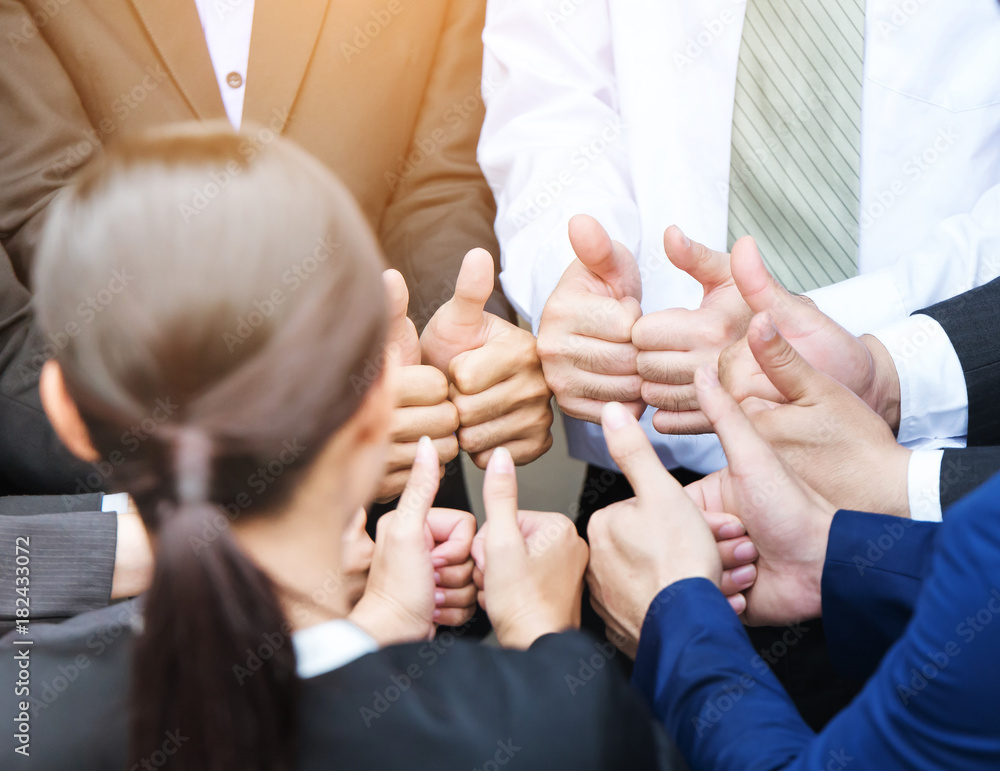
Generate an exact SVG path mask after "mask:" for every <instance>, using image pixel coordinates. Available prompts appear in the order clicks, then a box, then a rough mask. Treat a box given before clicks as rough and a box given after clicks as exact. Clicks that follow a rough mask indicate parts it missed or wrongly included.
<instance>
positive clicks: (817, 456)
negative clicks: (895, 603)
mask: <svg viewBox="0 0 1000 771" xmlns="http://www.w3.org/2000/svg"><path fill="white" fill-rule="evenodd" d="M747 339H748V344H749V346H750V350H751V351H752V352H753V355H754V357H755V360H756V361H757V363H758V365H759V366H760V368H761V370H762V372H763V373H764V375H765V376H766V377H767V378H768V380H769V382H770V383H771V384H773V386H774V387H775V388H776V390H777V391H778V393H779V394H780V396H781V402H782V403H780V404H776V403H774V402H770V401H765V400H762V399H757V398H749V399H747V400H745V401H744V402H743V404H742V407H743V411H744V412H745V413H746V414H747V415H748V416H749V417H750V419H751V422H752V423H753V426H754V428H755V429H756V430H757V432H758V433H760V435H761V436H763V437H764V439H765V440H767V442H768V443H769V444H770V445H771V446H772V447H773V448H774V449H775V450H776V451H777V452H778V453H779V455H780V456H781V458H782V460H784V462H785V463H787V464H788V465H789V466H790V467H791V468H792V469H794V470H795V471H796V473H798V475H799V476H800V477H802V479H804V480H805V481H806V482H807V483H808V484H809V485H810V486H811V487H812V488H813V489H814V490H816V491H817V492H818V493H820V494H821V495H822V496H824V497H825V498H826V499H827V500H828V501H830V502H831V503H833V504H834V505H836V506H837V507H838V508H842V509H854V510H858V511H878V512H882V513H883V514H894V515H896V516H900V517H909V515H910V508H909V499H908V495H907V469H908V467H909V462H910V451H909V450H907V449H906V448H905V447H901V446H900V445H899V444H898V443H897V442H896V439H895V437H894V436H893V433H892V430H891V429H890V428H889V426H888V425H886V423H885V421H884V420H882V418H880V417H879V416H878V415H876V414H875V413H874V412H873V411H872V410H871V409H869V407H868V406H867V405H866V404H865V403H864V402H863V401H861V399H859V398H858V397H857V396H855V395H854V394H853V393H852V392H851V391H849V390H848V389H847V388H845V387H844V386H842V385H841V384H840V383H838V382H836V381H835V380H833V379H832V378H830V377H828V376H827V375H824V374H823V373H821V372H818V371H817V370H816V369H814V368H813V367H812V366H810V365H809V363H808V362H807V361H806V360H805V359H804V358H803V357H802V356H801V355H800V354H798V353H797V352H796V350H795V349H794V348H793V347H792V346H791V345H790V344H789V342H788V341H787V340H785V339H784V338H783V337H782V335H781V333H780V330H778V329H776V328H775V325H774V323H773V322H772V321H771V319H770V317H769V316H768V315H767V314H764V313H762V314H760V315H758V316H756V317H754V320H753V322H752V323H751V325H750V330H749V332H748V333H747Z"/></svg>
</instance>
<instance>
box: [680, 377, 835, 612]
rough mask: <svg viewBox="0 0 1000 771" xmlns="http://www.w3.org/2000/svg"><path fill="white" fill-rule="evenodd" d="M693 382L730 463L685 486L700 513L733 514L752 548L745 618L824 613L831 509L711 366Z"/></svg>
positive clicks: (831, 506) (832, 512)
mask: <svg viewBox="0 0 1000 771" xmlns="http://www.w3.org/2000/svg"><path fill="white" fill-rule="evenodd" d="M695 384H696V386H697V388H698V399H699V403H700V404H701V406H702V409H703V410H704V411H705V415H706V416H707V417H708V418H709V420H710V421H711V422H712V426H713V427H714V429H715V433H716V434H717V435H718V437H719V441H721V442H722V447H723V449H724V450H725V451H726V457H727V458H728V460H729V466H727V467H726V468H724V469H722V470H721V471H717V472H715V473H714V474H711V475H709V476H707V477H705V478H704V479H701V480H699V481H697V482H694V483H693V484H690V485H688V486H687V488H686V490H687V493H688V494H689V495H690V496H691V497H692V498H693V499H694V500H695V502H696V503H697V504H698V506H700V507H701V508H703V509H705V510H706V511H725V512H728V513H730V514H735V515H736V516H738V517H739V518H740V519H741V520H742V521H743V524H744V525H745V526H746V529H747V534H748V535H749V536H750V538H751V539H753V542H754V544H756V546H757V551H758V552H759V553H760V557H759V559H758V560H757V580H756V581H755V582H754V585H753V586H752V587H750V589H748V590H747V591H745V592H744V595H745V597H746V601H747V607H746V611H745V612H744V614H743V620H744V622H745V623H747V624H749V625H751V626H756V625H770V626H780V625H782V624H788V623H792V622H796V621H804V620H807V619H810V618H816V617H818V616H820V615H822V593H821V582H822V577H823V564H824V561H825V558H826V547H827V540H828V538H829V533H830V524H831V523H832V521H833V515H834V514H835V511H836V510H835V509H834V507H833V505H832V504H830V503H829V502H828V501H826V500H825V499H824V498H823V497H822V496H821V495H819V494H818V493H817V492H815V491H814V490H813V489H812V488H810V487H809V485H807V484H806V483H805V482H803V481H802V480H801V479H800V478H799V477H798V475H797V474H796V473H795V471H794V470H792V469H791V468H790V467H789V466H787V465H786V464H785V463H783V462H782V460H781V458H780V457H779V456H778V455H777V454H776V453H775V452H774V451H773V450H772V449H771V447H770V446H769V445H768V444H767V442H765V441H764V440H763V439H762V438H761V436H760V435H759V434H758V433H757V432H756V431H754V429H753V426H752V425H751V424H750V420H749V419H748V418H747V416H746V415H745V414H744V413H743V411H742V410H741V409H740V407H739V406H738V405H737V404H736V402H735V401H733V398H732V397H731V396H730V395H729V394H728V393H727V392H726V390H725V389H724V388H722V386H721V385H720V384H719V381H718V378H717V376H716V373H715V372H714V371H713V370H711V369H709V368H707V367H706V368H704V369H701V370H699V371H698V373H697V375H696V378H695Z"/></svg>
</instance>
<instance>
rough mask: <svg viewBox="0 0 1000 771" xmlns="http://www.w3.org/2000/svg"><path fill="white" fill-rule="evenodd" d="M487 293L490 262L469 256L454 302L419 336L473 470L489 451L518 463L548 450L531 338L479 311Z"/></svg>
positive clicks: (477, 252)
mask: <svg viewBox="0 0 1000 771" xmlns="http://www.w3.org/2000/svg"><path fill="white" fill-rule="evenodd" d="M492 293H493V258H492V257H490V254H489V252H487V251H486V250H485V249H473V250H472V251H471V252H469V253H468V254H467V255H465V260H464V261H463V262H462V269H461V271H460V272H459V274H458V280H457V282H456V285H455V296H454V297H452V298H451V300H449V301H448V302H446V303H445V304H444V305H442V306H441V307H440V308H438V310H437V312H436V313H435V314H434V315H433V316H432V317H431V320H430V321H429V322H427V326H426V327H425V328H424V332H423V334H422V335H421V337H420V347H421V349H422V351H423V358H424V361H426V362H427V363H428V364H431V365H433V366H434V367H436V368H437V369H438V370H440V371H441V372H444V373H446V374H447V375H448V380H449V382H450V388H449V397H450V399H451V402H452V403H453V404H454V405H455V407H456V408H457V410H458V419H459V424H460V426H461V427H460V428H459V429H458V444H459V446H460V447H461V448H462V449H463V450H465V451H466V452H467V453H469V457H470V458H471V459H472V462H473V463H475V464H476V465H477V466H478V467H479V468H486V464H487V463H488V462H489V459H490V455H491V454H492V452H493V449H494V448H496V447H506V448H507V449H508V450H510V453H511V455H512V456H513V457H514V462H515V463H518V464H525V463H530V462H531V461H533V460H535V459H536V458H538V457H540V456H541V455H543V454H544V453H545V452H546V451H548V449H549V447H551V446H552V432H551V431H550V430H549V429H550V428H551V426H552V407H551V406H550V404H549V400H550V399H551V398H552V393H551V392H550V391H549V389H548V386H546V385H545V377H544V376H543V374H542V365H541V362H540V361H539V360H538V354H537V353H536V351H535V338H534V337H533V336H532V334H531V333H530V332H528V331H527V330H524V329H521V328H520V327H516V326H514V325H513V324H511V323H510V322H508V321H505V320H504V319H501V318H499V317H498V316H494V315H493V314H492V313H487V312H486V311H485V310H484V307H485V305H486V301H487V300H488V299H489V297H490V295H491V294H492Z"/></svg>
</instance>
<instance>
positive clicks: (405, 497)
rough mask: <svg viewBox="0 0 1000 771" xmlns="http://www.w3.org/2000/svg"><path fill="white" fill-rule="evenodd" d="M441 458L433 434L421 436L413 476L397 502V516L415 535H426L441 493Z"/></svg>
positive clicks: (408, 531) (404, 527) (406, 529)
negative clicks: (435, 504)
mask: <svg viewBox="0 0 1000 771" xmlns="http://www.w3.org/2000/svg"><path fill="white" fill-rule="evenodd" d="M439 463H440V461H439V459H438V453H437V449H435V447H434V443H433V442H432V441H431V440H430V437H427V436H422V437H420V442H419V443H418V444H417V452H416V456H415V457H414V459H413V467H412V468H411V469H410V478H409V479H408V480H407V482H406V487H405V488H404V489H403V494H402V495H401V496H400V497H399V505H398V506H396V516H397V520H398V522H399V523H400V526H401V527H402V528H403V529H405V531H406V532H407V533H409V534H411V535H413V536H414V537H417V534H418V533H419V536H420V537H421V538H423V534H424V525H425V524H426V522H427V512H429V511H430V509H431V505H432V504H433V503H434V496H435V495H437V490H438V483H439V482H440V475H439V469H440V466H439Z"/></svg>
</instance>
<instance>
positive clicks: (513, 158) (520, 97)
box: [479, 0, 640, 333]
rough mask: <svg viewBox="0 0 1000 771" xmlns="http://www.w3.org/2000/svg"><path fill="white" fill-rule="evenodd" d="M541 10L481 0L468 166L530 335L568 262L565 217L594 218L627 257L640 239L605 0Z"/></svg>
mask: <svg viewBox="0 0 1000 771" xmlns="http://www.w3.org/2000/svg"><path fill="white" fill-rule="evenodd" d="M550 5H551V4H546V3H538V2H535V0H508V1H507V2H503V3H490V4H489V5H488V6H487V16H486V28H485V31H484V33H483V42H484V46H485V58H484V63H483V96H484V98H485V100H486V120H485V122H484V124H483V131H482V135H481V137H480V140H479V162H480V165H481V166H482V168H483V172H484V174H485V175H486V179H487V181H488V182H489V184H490V187H491V188H492V189H493V191H494V194H495V196H496V201H497V220H496V231H497V236H498V238H499V240H500V253H501V259H502V263H503V272H502V273H501V276H500V279H501V282H502V283H503V288H504V291H505V292H506V294H507V297H508V298H510V301H511V302H512V303H513V305H514V307H515V308H516V309H517V310H518V312H519V313H520V314H521V315H522V316H524V317H525V318H526V319H528V320H529V321H530V322H531V324H532V328H533V330H534V331H535V332H536V333H537V331H538V321H539V318H540V316H541V312H542V308H543V307H544V306H545V302H546V301H547V300H548V298H549V295H551V294H552V292H553V290H554V289H555V287H556V284H558V283H559V279H560V278H561V277H562V274H563V272H564V271H565V270H566V268H567V267H568V266H569V264H570V263H571V262H572V261H573V259H575V255H574V253H573V250H572V248H571V246H570V243H569V236H568V231H567V227H568V223H569V220H570V218H571V217H572V216H573V215H575V214H579V213H581V212H582V213H588V212H589V213H595V214H596V213H599V214H600V216H601V224H602V225H604V227H605V228H606V229H607V230H608V232H609V233H610V235H611V237H612V238H614V239H616V240H618V241H620V242H622V243H623V244H625V246H627V247H628V248H629V249H630V250H631V251H632V252H633V254H634V253H635V251H636V249H637V248H638V245H639V239H640V223H639V212H638V207H637V205H636V203H635V200H634V198H635V197H634V194H633V192H632V183H631V178H630V174H629V167H628V153H627V148H626V138H625V136H624V133H625V127H624V126H623V123H622V119H621V115H620V113H619V100H618V91H617V86H616V82H615V72H614V63H613V58H612V50H611V36H610V20H609V16H608V7H607V3H606V2H590V3H584V4H581V5H577V6H576V7H575V8H574V12H573V13H572V14H571V15H570V16H569V17H568V18H565V19H558V20H553V19H552V18H550V17H551V16H552V13H551V7H547V6H550Z"/></svg>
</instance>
